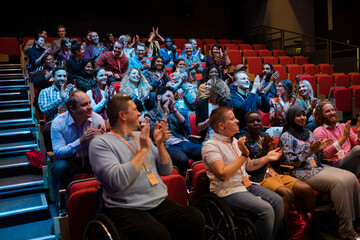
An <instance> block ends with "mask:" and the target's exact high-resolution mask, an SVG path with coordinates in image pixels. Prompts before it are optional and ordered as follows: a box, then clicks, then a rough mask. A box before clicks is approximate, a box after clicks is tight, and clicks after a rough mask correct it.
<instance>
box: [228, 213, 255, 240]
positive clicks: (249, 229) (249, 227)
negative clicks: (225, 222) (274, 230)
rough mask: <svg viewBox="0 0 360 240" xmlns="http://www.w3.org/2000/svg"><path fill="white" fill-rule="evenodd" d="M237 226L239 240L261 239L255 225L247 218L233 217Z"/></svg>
mask: <svg viewBox="0 0 360 240" xmlns="http://www.w3.org/2000/svg"><path fill="white" fill-rule="evenodd" d="M233 220H234V222H235V225H236V226H237V230H236V236H237V239H242V240H257V239H259V233H258V232H257V229H256V227H255V225H254V223H253V222H252V221H251V220H250V219H249V218H246V217H238V216H233Z"/></svg>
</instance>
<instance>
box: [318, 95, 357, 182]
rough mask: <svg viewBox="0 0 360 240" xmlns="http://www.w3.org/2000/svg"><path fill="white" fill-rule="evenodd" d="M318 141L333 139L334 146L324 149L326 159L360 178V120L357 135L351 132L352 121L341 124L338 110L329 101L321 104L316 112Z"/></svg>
mask: <svg viewBox="0 0 360 240" xmlns="http://www.w3.org/2000/svg"><path fill="white" fill-rule="evenodd" d="M314 117H315V118H314V123H315V124H316V125H317V126H319V127H317V128H316V129H315V130H314V137H315V139H316V140H321V139H333V140H334V141H333V144H332V145H330V146H328V147H327V148H325V149H324V154H325V158H328V159H331V165H332V166H334V167H338V168H342V169H346V170H348V171H350V172H353V173H354V174H355V176H356V177H358V178H359V177H360V118H358V119H357V124H356V133H354V132H353V131H352V130H351V125H350V120H349V121H348V122H347V123H346V124H343V123H339V121H338V118H337V109H336V107H335V105H334V103H332V102H331V101H329V100H326V99H325V100H324V101H322V102H320V103H319V104H318V105H317V106H316V108H315V112H314Z"/></svg>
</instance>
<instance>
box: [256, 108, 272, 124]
mask: <svg viewBox="0 0 360 240" xmlns="http://www.w3.org/2000/svg"><path fill="white" fill-rule="evenodd" d="M259 113H260V115H261V119H262V125H263V126H264V127H267V126H270V114H269V113H264V112H262V111H260V110H259Z"/></svg>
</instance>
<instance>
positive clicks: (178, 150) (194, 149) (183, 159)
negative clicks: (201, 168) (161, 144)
mask: <svg viewBox="0 0 360 240" xmlns="http://www.w3.org/2000/svg"><path fill="white" fill-rule="evenodd" d="M201 147H202V145H201V144H198V143H193V142H190V141H181V142H180V143H178V144H175V145H170V146H168V147H166V150H167V151H168V153H169V155H170V157H171V160H172V163H173V165H175V166H176V167H177V168H179V172H180V173H183V172H185V171H186V169H187V168H188V165H189V158H191V159H192V160H194V161H199V160H201Z"/></svg>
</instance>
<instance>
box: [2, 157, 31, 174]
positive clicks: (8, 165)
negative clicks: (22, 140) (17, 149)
mask: <svg viewBox="0 0 360 240" xmlns="http://www.w3.org/2000/svg"><path fill="white" fill-rule="evenodd" d="M29 165H31V163H30V162H29V160H28V159H27V157H26V156H15V157H9V158H2V159H0V170H4V171H9V169H12V168H18V167H26V166H29Z"/></svg>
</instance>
